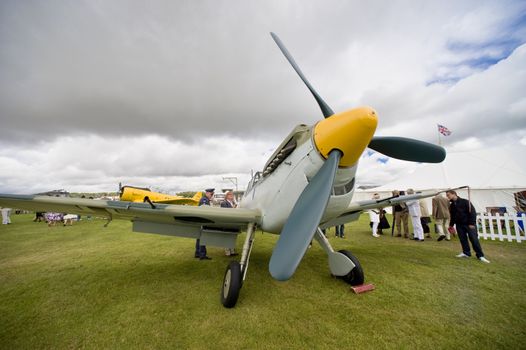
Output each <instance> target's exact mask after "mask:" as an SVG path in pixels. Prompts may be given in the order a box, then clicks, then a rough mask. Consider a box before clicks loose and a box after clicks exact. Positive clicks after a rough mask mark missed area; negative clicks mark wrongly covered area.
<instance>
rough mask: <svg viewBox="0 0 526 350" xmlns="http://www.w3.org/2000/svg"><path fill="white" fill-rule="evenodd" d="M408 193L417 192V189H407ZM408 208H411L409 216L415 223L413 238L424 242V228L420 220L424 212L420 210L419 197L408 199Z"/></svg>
mask: <svg viewBox="0 0 526 350" xmlns="http://www.w3.org/2000/svg"><path fill="white" fill-rule="evenodd" d="M407 194H408V195H411V194H415V191H414V190H413V189H412V188H410V189H408V190H407ZM406 205H407V209H408V210H409V216H410V217H411V223H412V224H413V238H412V239H414V240H415V241H417V242H423V241H424V229H423V228H422V222H421V221H420V217H421V216H422V213H421V212H420V202H419V201H418V199H416V200H412V201H407V202H406Z"/></svg>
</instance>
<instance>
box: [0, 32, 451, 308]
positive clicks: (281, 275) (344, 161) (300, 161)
mask: <svg viewBox="0 0 526 350" xmlns="http://www.w3.org/2000/svg"><path fill="white" fill-rule="evenodd" d="M271 35H272V38H273V39H274V41H275V42H276V44H277V45H278V47H279V49H280V50H281V52H282V53H283V55H284V56H285V58H286V59H287V60H288V61H289V63H290V64H291V65H292V67H293V68H294V70H295V71H296V73H298V75H299V77H300V78H301V80H302V81H303V82H304V83H305V85H306V86H307V88H308V89H309V90H310V92H311V93H312V95H313V97H314V98H315V100H316V101H317V102H318V105H319V107H320V109H321V111H322V113H323V116H324V119H321V120H318V121H317V122H316V123H315V124H314V125H310V126H309V125H305V124H301V125H298V126H297V127H296V128H294V129H293V130H292V132H291V133H290V134H289V135H288V136H287V137H286V138H285V139H284V140H283V142H282V143H281V145H279V146H278V148H277V149H276V151H275V152H274V154H273V155H272V156H271V157H270V158H269V160H268V161H267V163H266V164H265V166H264V168H263V170H262V171H260V172H257V173H255V174H254V176H253V178H252V180H251V181H250V182H249V184H248V187H247V189H246V191H245V194H244V196H243V198H242V199H241V201H240V203H239V206H238V208H235V209H228V208H218V207H209V206H206V205H203V206H200V207H194V206H182V205H173V204H164V203H158V204H153V203H152V202H151V201H147V202H148V203H133V202H128V201H94V200H89V199H84V198H58V197H57V198H55V197H47V196H33V195H15V194H0V206H5V207H10V208H21V209H28V210H35V211H50V210H52V211H57V212H67V213H76V214H80V215H97V216H104V217H107V218H108V220H114V219H122V220H130V221H132V222H133V225H132V230H133V231H134V232H145V233H156V234H161V235H170V236H179V237H187V238H193V239H195V238H198V239H200V240H201V244H204V245H212V246H217V247H223V248H233V247H235V246H236V238H237V236H238V235H239V234H240V233H241V232H242V230H246V232H247V233H246V236H245V241H244V244H243V250H242V254H241V260H240V261H239V262H238V261H231V262H230V263H229V264H228V266H227V269H226V271H225V274H224V277H223V283H222V286H221V303H222V304H223V306H225V307H227V308H231V307H233V306H234V305H236V303H237V300H238V297H239V293H240V290H241V287H242V286H243V283H244V281H245V277H246V275H247V269H248V264H249V259H250V254H251V252H252V247H253V244H254V240H255V232H256V227H257V228H260V229H261V230H263V231H265V232H268V233H272V234H277V235H279V239H278V241H277V243H276V245H275V247H274V249H273V252H272V256H271V257H270V262H269V266H268V268H269V272H270V275H271V276H272V277H273V278H274V279H276V280H278V281H286V280H288V279H290V278H291V277H292V276H293V275H294V272H295V271H296V269H297V267H298V265H299V264H300V262H301V260H302V258H303V256H304V255H305V254H306V252H307V249H308V247H309V244H310V243H311V241H312V240H313V239H315V240H316V241H317V242H318V243H319V244H320V245H321V247H322V248H323V250H324V251H325V253H326V254H327V260H328V265H329V271H330V273H331V274H332V275H334V276H337V277H339V278H341V279H342V280H343V281H344V282H346V283H348V284H350V285H360V284H362V283H363V282H364V278H365V276H364V271H363V269H362V267H361V265H360V262H359V261H358V259H357V258H356V257H355V256H354V254H352V253H351V252H350V251H348V250H341V251H335V250H334V249H333V248H332V246H331V244H330V242H329V241H328V240H327V238H325V236H324V235H323V232H322V229H324V228H327V227H331V226H335V225H341V224H344V223H347V222H351V221H354V220H357V219H358V218H359V216H360V214H361V213H362V212H364V211H366V210H369V209H375V208H383V207H387V206H392V205H395V204H398V203H402V202H407V201H409V200H416V199H420V198H425V197H431V196H434V195H435V194H436V192H434V191H429V192H423V193H417V194H412V195H406V196H400V197H389V198H383V199H373V200H365V201H353V194H354V190H355V175H356V170H357V168H358V163H359V160H360V156H361V155H362V153H363V152H364V151H365V150H366V148H370V149H373V150H375V151H377V152H379V153H382V154H384V155H386V156H389V157H392V158H397V159H402V160H406V161H412V162H428V163H440V162H442V161H443V160H444V159H445V157H446V151H445V150H444V149H443V148H442V147H440V146H436V145H433V144H429V143H426V142H423V141H419V140H415V139H410V138H405V137H396V136H375V135H374V133H375V131H376V126H377V122H378V116H377V114H376V111H375V110H374V109H372V108H370V107H359V108H354V109H350V110H347V111H343V112H339V113H335V112H334V111H333V110H332V109H331V108H330V107H329V105H328V104H327V103H326V102H325V101H324V100H323V99H322V98H321V97H320V95H318V93H317V92H316V90H314V88H313V87H312V85H311V84H310V83H309V82H308V80H307V78H306V77H305V76H304V75H303V73H302V72H301V70H300V68H299V66H298V65H297V64H296V62H295V61H294V59H293V58H292V55H291V54H290V53H289V52H288V50H287V49H286V48H285V45H284V44H283V43H282V42H281V40H280V39H279V38H278V37H277V36H276V35H275V34H274V33H272V34H271ZM142 200H143V201H144V197H143V198H142Z"/></svg>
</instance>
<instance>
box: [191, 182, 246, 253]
mask: <svg viewBox="0 0 526 350" xmlns="http://www.w3.org/2000/svg"><path fill="white" fill-rule="evenodd" d="M214 191H215V189H214V188H207V189H206V190H205V195H204V196H203V197H201V199H200V200H199V206H202V205H211V201H212V199H213V198H214ZM221 208H237V203H236V201H235V199H234V192H232V191H227V192H226V193H225V200H224V201H222V202H221ZM225 255H226V256H236V255H238V253H236V250H235V248H225ZM194 257H195V258H198V259H199V260H212V258H210V257H209V256H208V255H207V251H206V245H203V244H201V240H200V239H199V238H198V239H197V240H196V241H195V253H194Z"/></svg>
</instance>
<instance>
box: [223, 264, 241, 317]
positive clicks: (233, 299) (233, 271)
mask: <svg viewBox="0 0 526 350" xmlns="http://www.w3.org/2000/svg"><path fill="white" fill-rule="evenodd" d="M241 279H242V278H241V265H240V264H239V262H237V261H231V262H230V264H228V266H227V268H226V271H225V277H224V278H223V288H222V289H221V304H223V306H224V307H226V308H232V307H234V306H235V305H236V303H237V298H238V297H239V291H240V289H241V284H242V281H241Z"/></svg>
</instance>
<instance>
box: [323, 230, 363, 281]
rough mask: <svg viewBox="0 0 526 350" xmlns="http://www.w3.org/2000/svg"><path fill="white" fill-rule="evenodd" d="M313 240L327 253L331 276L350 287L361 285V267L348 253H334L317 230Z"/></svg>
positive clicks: (344, 251) (346, 251) (342, 251)
mask: <svg viewBox="0 0 526 350" xmlns="http://www.w3.org/2000/svg"><path fill="white" fill-rule="evenodd" d="M314 238H316V240H317V241H318V243H319V244H320V245H321V247H322V248H323V250H325V252H326V253H327V256H328V258H329V268H330V270H331V274H332V275H333V276H336V277H338V278H341V279H342V280H343V281H344V282H346V283H348V284H350V285H351V286H358V285H360V284H363V282H364V280H365V276H364V274H363V269H362V266H361V265H360V262H359V261H358V259H357V258H356V257H355V256H354V255H353V254H352V253H351V252H350V251H348V250H340V251H338V252H335V251H334V249H332V246H331V244H330V243H329V241H328V240H327V237H325V235H324V234H323V232H322V231H321V229H319V228H318V230H317V231H316V234H315V235H314Z"/></svg>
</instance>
